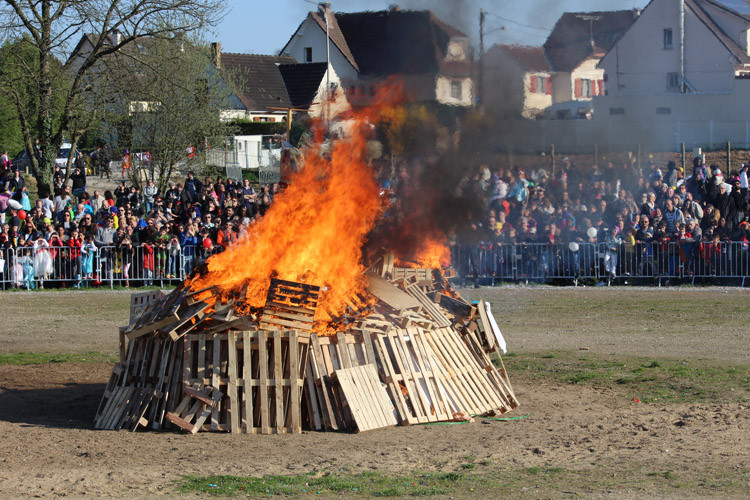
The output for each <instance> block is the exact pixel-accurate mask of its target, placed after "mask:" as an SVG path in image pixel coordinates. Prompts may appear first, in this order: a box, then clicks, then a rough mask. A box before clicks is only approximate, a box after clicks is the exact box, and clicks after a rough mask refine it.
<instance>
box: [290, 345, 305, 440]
mask: <svg viewBox="0 0 750 500" xmlns="http://www.w3.org/2000/svg"><path fill="white" fill-rule="evenodd" d="M298 339H299V333H298V332H296V331H291V332H289V378H290V379H291V389H290V391H289V392H290V393H291V407H290V409H289V411H290V412H291V423H292V428H291V431H292V432H293V433H295V434H299V433H301V432H302V409H301V407H300V403H301V400H302V397H301V396H302V395H301V394H300V386H299V371H300V368H299V363H300V359H299V358H300V352H299V342H298Z"/></svg>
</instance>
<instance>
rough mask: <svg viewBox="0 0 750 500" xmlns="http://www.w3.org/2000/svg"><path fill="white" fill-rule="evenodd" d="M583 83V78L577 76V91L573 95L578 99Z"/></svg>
mask: <svg viewBox="0 0 750 500" xmlns="http://www.w3.org/2000/svg"><path fill="white" fill-rule="evenodd" d="M582 85H583V82H582V81H581V79H580V78H576V82H575V93H574V94H573V96H574V97H575V98H576V99H578V98H580V97H581V86H582Z"/></svg>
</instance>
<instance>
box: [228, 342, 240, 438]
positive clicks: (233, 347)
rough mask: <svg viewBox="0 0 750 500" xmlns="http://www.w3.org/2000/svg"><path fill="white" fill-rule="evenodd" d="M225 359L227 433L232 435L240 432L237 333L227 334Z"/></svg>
mask: <svg viewBox="0 0 750 500" xmlns="http://www.w3.org/2000/svg"><path fill="white" fill-rule="evenodd" d="M227 357H228V358H229V363H228V365H227V369H228V371H229V385H228V388H227V397H228V398H229V412H230V413H229V431H230V432H231V433H232V434H236V433H238V432H240V420H239V417H240V413H241V411H242V410H241V408H242V405H241V404H240V401H239V400H238V399H237V332H229V333H227Z"/></svg>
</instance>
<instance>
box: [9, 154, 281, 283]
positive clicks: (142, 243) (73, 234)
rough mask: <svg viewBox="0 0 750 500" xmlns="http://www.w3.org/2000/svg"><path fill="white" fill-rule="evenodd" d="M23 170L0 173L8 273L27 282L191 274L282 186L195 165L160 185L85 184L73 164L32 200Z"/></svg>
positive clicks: (259, 213) (240, 232)
mask: <svg viewBox="0 0 750 500" xmlns="http://www.w3.org/2000/svg"><path fill="white" fill-rule="evenodd" d="M19 177H21V179H23V177H22V176H21V175H20V173H18V172H12V171H10V170H7V169H5V170H3V171H2V172H0V217H1V218H2V221H1V222H2V231H0V251H2V250H13V252H11V253H12V255H14V256H18V257H17V258H16V261H14V262H11V260H12V259H5V263H4V266H5V268H4V269H2V271H3V272H4V273H6V274H5V276H6V277H7V276H16V278H15V279H14V284H15V285H16V286H27V287H29V288H30V287H33V286H34V284H35V281H36V282H37V283H38V282H40V281H41V282H43V281H44V279H45V278H47V279H49V278H52V279H54V280H55V281H58V282H62V283H63V284H64V285H66V286H67V285H69V284H70V285H73V286H78V285H79V284H80V283H81V282H82V281H86V280H94V281H103V280H107V279H116V280H118V282H121V283H122V284H123V285H125V286H129V285H130V280H131V279H138V280H139V281H140V280H142V283H144V284H146V285H149V284H151V283H152V282H153V280H156V279H172V278H176V277H179V276H186V275H188V274H189V273H190V272H191V271H192V269H193V268H194V267H195V266H196V265H198V264H200V263H202V262H203V261H204V260H205V259H206V258H207V257H208V256H210V255H212V254H214V253H217V252H220V251H223V250H224V249H225V248H227V247H228V246H230V245H233V244H235V243H236V242H237V241H238V240H239V239H241V238H243V237H244V235H245V234H246V233H247V231H248V228H249V227H250V226H251V225H252V224H254V223H255V222H256V220H257V219H258V218H259V217H262V216H263V215H264V214H265V212H266V210H268V208H269V206H270V205H271V203H273V199H274V195H275V194H277V193H278V191H279V185H278V184H272V185H268V186H263V187H261V188H255V187H253V186H252V185H251V183H250V182H249V181H248V180H244V181H236V180H233V179H222V178H219V177H217V178H215V179H214V178H211V177H206V178H204V179H199V178H198V177H196V176H195V175H194V173H193V172H190V173H189V174H188V176H187V178H186V179H185V180H184V182H180V183H176V182H169V183H168V187H167V189H166V190H164V192H161V191H160V190H159V189H158V187H157V186H156V185H155V183H154V182H153V180H148V181H147V182H146V184H145V185H144V186H143V187H142V189H141V188H140V187H139V186H138V185H136V184H132V183H129V182H128V181H126V180H122V181H119V182H118V184H117V187H116V188H115V189H114V190H105V191H103V192H100V191H99V190H92V192H89V190H87V187H86V172H85V167H83V168H76V169H75V171H74V172H73V173H71V175H70V179H71V180H72V185H69V184H67V183H65V180H64V175H63V174H62V172H61V171H60V170H59V169H58V168H56V169H55V173H54V176H53V184H54V193H53V194H49V195H47V196H43V197H41V198H40V199H38V200H35V201H34V202H33V203H30V201H29V198H28V194H27V193H26V189H25V187H24V186H23V185H21V183H19V181H18V180H17V179H18V178H19ZM19 185H20V186H21V187H19ZM14 202H17V203H18V205H17V204H16V203H14ZM14 206H16V207H18V206H20V207H21V208H18V209H16V208H14ZM8 255H10V254H9V253H8V252H6V253H5V255H3V254H2V253H1V252H0V257H3V256H8ZM94 255H96V256H97V257H98V262H99V263H100V264H101V267H100V268H99V269H96V268H95V266H94V259H93V256H94ZM13 266H16V267H17V270H16V269H14V267H13ZM180 266H182V267H180ZM14 271H16V272H14ZM21 275H22V276H23V279H21ZM29 277H31V278H32V279H31V280H29V279H28V278H29ZM33 278H36V280H33ZM138 284H141V282H139V283H138Z"/></svg>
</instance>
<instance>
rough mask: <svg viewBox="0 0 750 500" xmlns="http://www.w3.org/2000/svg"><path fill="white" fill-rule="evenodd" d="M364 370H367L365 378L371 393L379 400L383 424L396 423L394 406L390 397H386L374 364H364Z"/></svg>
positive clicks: (391, 424) (386, 394) (390, 424)
mask: <svg viewBox="0 0 750 500" xmlns="http://www.w3.org/2000/svg"><path fill="white" fill-rule="evenodd" d="M364 370H365V372H369V374H368V375H367V377H366V380H367V381H368V382H369V384H370V386H371V387H372V391H373V394H375V396H376V398H377V399H378V401H379V404H378V407H379V408H380V411H381V414H382V421H383V422H384V423H385V425H388V426H393V425H398V418H397V416H396V407H395V405H394V404H393V401H391V398H390V397H388V393H387V392H386V390H385V387H384V386H383V384H382V383H381V382H380V377H379V376H378V371H377V368H376V366H375V364H367V365H364Z"/></svg>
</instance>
